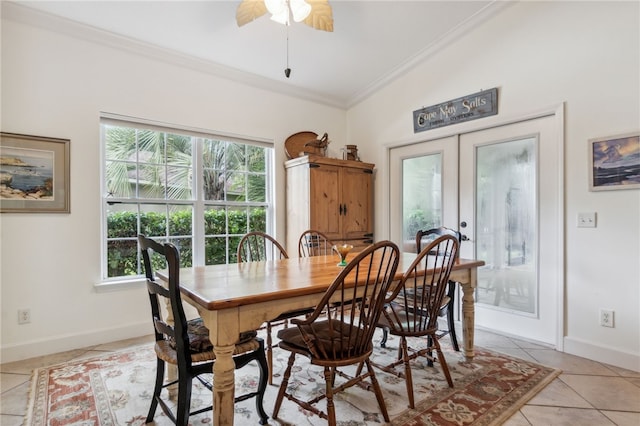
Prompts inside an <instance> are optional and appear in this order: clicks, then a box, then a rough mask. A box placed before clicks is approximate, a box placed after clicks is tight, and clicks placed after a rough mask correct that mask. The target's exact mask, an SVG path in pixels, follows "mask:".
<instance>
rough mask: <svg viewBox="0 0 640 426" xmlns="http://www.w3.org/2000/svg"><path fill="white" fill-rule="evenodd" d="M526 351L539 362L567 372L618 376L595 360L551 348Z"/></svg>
mask: <svg viewBox="0 0 640 426" xmlns="http://www.w3.org/2000/svg"><path fill="white" fill-rule="evenodd" d="M527 352H528V353H529V354H530V355H531V356H532V357H534V358H535V359H536V360H537V361H538V362H539V363H540V364H543V365H546V366H549V367H555V368H559V369H561V370H562V372H563V373H567V374H591V375H600V376H618V374H617V373H616V372H615V371H613V370H610V369H609V368H607V367H605V366H604V365H602V364H600V363H599V362H597V361H592V360H590V359H586V358H582V357H579V356H575V355H571V354H567V353H563V352H558V351H556V350H552V349H544V350H539V349H529V350H527Z"/></svg>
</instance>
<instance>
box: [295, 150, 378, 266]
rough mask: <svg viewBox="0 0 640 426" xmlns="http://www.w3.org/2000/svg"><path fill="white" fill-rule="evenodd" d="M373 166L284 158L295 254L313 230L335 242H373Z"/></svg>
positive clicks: (358, 244) (316, 158)
mask: <svg viewBox="0 0 640 426" xmlns="http://www.w3.org/2000/svg"><path fill="white" fill-rule="evenodd" d="M373 168H374V165H373V164H370V163H363V162H360V161H349V160H338V159H334V158H326V157H320V156H315V155H308V156H304V157H299V158H294V159H292V160H289V161H287V162H285V169H286V174H287V177H286V179H287V200H286V202H287V218H286V223H287V252H288V253H289V255H290V256H292V257H293V256H296V255H297V253H298V238H300V235H301V234H302V232H304V231H305V230H307V229H310V228H311V229H316V230H318V231H322V232H324V233H325V234H326V235H327V236H328V237H329V238H331V240H332V241H333V242H334V243H336V244H337V243H348V244H353V245H354V247H356V248H362V247H366V246H367V245H369V244H371V243H372V242H373Z"/></svg>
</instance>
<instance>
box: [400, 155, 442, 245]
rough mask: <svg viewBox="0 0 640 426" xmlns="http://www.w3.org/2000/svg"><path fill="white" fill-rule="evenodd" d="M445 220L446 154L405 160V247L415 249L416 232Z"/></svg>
mask: <svg viewBox="0 0 640 426" xmlns="http://www.w3.org/2000/svg"><path fill="white" fill-rule="evenodd" d="M441 223H442V154H441V153H437V154H430V155H424V156H421V157H415V158H406V159H404V160H402V245H403V247H402V250H403V251H407V252H415V250H416V244H415V238H416V232H418V230H420V229H431V228H435V227H438V226H440V224H441Z"/></svg>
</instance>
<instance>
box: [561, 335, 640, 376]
mask: <svg viewBox="0 0 640 426" xmlns="http://www.w3.org/2000/svg"><path fill="white" fill-rule="evenodd" d="M564 351H565V352H566V353H569V354H572V355H577V356H581V357H583V358H588V359H591V360H594V361H598V362H602V363H605V364H609V365H614V366H616V367H620V368H625V369H627V370H632V371H638V372H640V355H638V354H637V353H635V354H634V353H631V352H627V351H623V350H621V349H616V348H612V347H609V346H606V347H605V346H600V345H596V344H595V343H593V342H589V341H586V340H581V339H576V338H574V337H565V338H564Z"/></svg>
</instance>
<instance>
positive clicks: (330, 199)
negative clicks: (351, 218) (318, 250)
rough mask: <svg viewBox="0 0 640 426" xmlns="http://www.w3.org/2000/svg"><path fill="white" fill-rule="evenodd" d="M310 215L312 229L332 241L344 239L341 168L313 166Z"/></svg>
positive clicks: (311, 168)
mask: <svg viewBox="0 0 640 426" xmlns="http://www.w3.org/2000/svg"><path fill="white" fill-rule="evenodd" d="M309 174H310V188H309V191H310V194H311V201H310V204H309V210H310V212H309V215H310V224H311V228H313V229H317V230H319V231H322V232H324V233H325V234H327V237H329V238H331V239H332V240H336V241H339V240H340V239H342V230H341V228H340V219H341V216H340V186H339V182H340V167H336V166H328V165H325V164H312V165H310V169H309Z"/></svg>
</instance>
